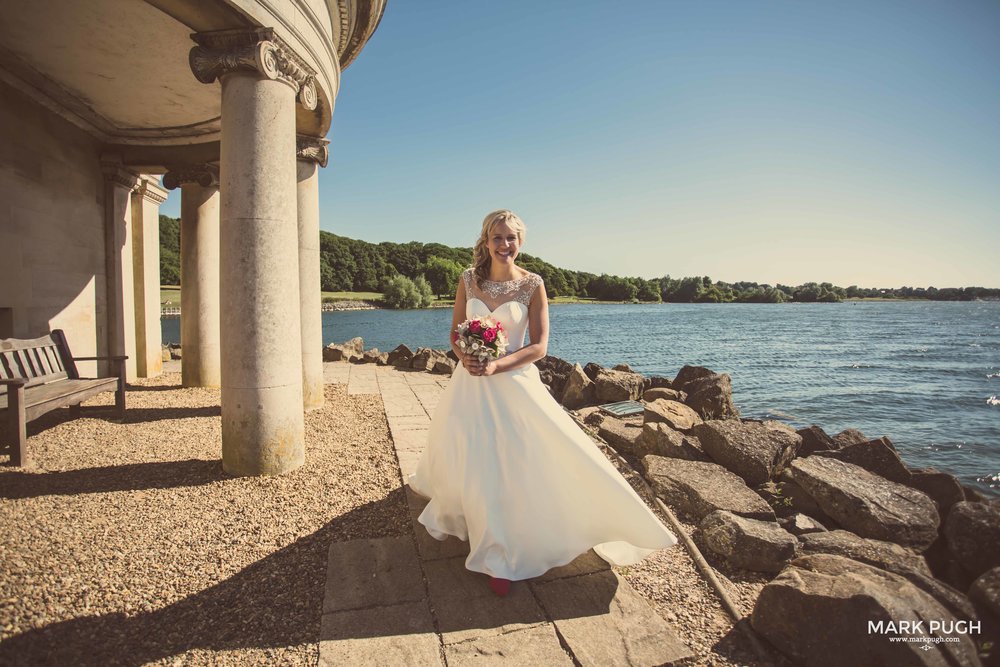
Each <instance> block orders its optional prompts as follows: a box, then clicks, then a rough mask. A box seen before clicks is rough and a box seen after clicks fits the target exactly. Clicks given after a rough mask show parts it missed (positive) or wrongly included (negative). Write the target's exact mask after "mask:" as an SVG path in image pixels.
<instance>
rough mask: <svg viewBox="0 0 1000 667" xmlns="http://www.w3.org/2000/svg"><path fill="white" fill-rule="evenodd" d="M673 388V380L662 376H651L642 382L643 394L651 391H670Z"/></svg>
mask: <svg viewBox="0 0 1000 667" xmlns="http://www.w3.org/2000/svg"><path fill="white" fill-rule="evenodd" d="M673 386H674V384H673V380H671V379H670V378H665V377H663V376H661V375H651V376H649V377H647V378H645V379H644V380H643V381H642V391H643V393H645V392H647V391H649V390H650V389H670V388H671V387H673Z"/></svg>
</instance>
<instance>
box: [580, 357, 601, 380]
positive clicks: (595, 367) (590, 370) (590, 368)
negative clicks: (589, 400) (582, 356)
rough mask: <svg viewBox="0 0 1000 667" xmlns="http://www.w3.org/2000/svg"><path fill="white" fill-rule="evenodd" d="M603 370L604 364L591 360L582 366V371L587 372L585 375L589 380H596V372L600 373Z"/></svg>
mask: <svg viewBox="0 0 1000 667" xmlns="http://www.w3.org/2000/svg"><path fill="white" fill-rule="evenodd" d="M603 370H604V366H601V365H600V364H596V363H594V362H593V361H591V362H589V363H587V365H586V366H584V367H583V372H584V373H586V374H587V377H589V378H590V381H591V382H594V381H596V380H597V374H598V373H600V372H601V371H603Z"/></svg>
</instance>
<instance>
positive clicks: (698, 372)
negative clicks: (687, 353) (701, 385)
mask: <svg viewBox="0 0 1000 667" xmlns="http://www.w3.org/2000/svg"><path fill="white" fill-rule="evenodd" d="M713 375H716V372H715V371H713V370H711V369H710V368H705V367H704V366H684V367H682V368H681V369H680V370H679V371H677V375H676V376H675V377H674V381H673V382H672V383H671V385H670V386H672V387H673V388H674V389H678V390H680V391H684V386H685V385H687V384H690V383H691V382H694V381H695V380H701V379H703V378H708V377H712V376H713Z"/></svg>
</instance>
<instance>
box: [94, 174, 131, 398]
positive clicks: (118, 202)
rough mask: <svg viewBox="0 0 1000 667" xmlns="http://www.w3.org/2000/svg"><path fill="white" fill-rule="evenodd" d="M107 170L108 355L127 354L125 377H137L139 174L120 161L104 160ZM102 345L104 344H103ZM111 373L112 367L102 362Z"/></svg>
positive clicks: (105, 190)
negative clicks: (135, 196)
mask: <svg viewBox="0 0 1000 667" xmlns="http://www.w3.org/2000/svg"><path fill="white" fill-rule="evenodd" d="M101 171H102V172H103V173H104V223H105V224H104V260H105V265H104V266H105V273H104V279H105V288H106V294H107V310H106V314H107V318H106V321H107V354H109V355H127V356H128V359H127V360H126V362H125V377H126V379H128V380H134V379H135V378H136V363H135V357H136V354H135V293H134V292H133V287H134V285H135V280H134V275H133V262H132V246H133V242H132V192H133V191H134V190H135V189H136V187H137V186H138V184H139V177H138V175H137V174H134V173H132V172H130V171H127V170H125V169H123V168H122V167H121V165H120V164H119V163H117V162H101ZM99 344H100V343H99ZM99 372H100V373H102V374H103V375H107V374H108V373H109V372H110V366H109V364H107V363H102V365H101V368H100V369H99Z"/></svg>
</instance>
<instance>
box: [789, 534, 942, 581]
mask: <svg viewBox="0 0 1000 667" xmlns="http://www.w3.org/2000/svg"><path fill="white" fill-rule="evenodd" d="M799 542H801V544H802V546H801V548H800V551H799V553H800V554H801V555H803V556H811V555H813V554H836V555H838V556H844V557H845V558H853V559H854V560H856V561H860V562H862V563H867V564H869V565H874V566H875V567H879V568H882V569H883V570H888V571H890V572H896V573H897V574H898V573H899V572H902V571H904V570H913V571H915V572H921V573H923V574H925V575H927V576H928V577H929V576H932V575H931V571H930V569H929V568H928V567H927V563H926V561H924V558H923V556H921V555H920V554H917V553H914V552H913V551H910V550H909V549H907V548H905V547H901V546H899V545H898V544H893V543H892V542H886V541H884V540H873V539H870V538H867V537H861V536H860V535H855V534H854V533H852V532H851V531H849V530H830V531H827V532H825V533H807V534H804V535H800V536H799Z"/></svg>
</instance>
